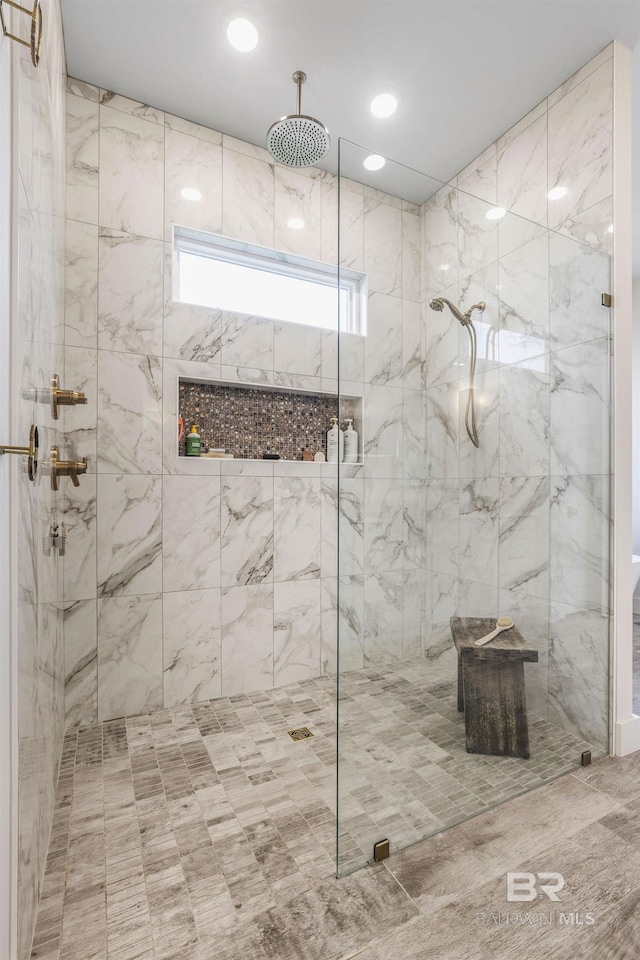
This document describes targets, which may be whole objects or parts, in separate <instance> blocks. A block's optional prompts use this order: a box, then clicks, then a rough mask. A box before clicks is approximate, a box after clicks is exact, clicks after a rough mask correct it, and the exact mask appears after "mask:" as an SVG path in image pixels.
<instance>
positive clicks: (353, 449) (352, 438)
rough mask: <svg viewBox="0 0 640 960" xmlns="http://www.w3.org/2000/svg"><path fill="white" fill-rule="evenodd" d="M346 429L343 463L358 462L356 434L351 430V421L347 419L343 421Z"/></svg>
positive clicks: (349, 418)
mask: <svg viewBox="0 0 640 960" xmlns="http://www.w3.org/2000/svg"><path fill="white" fill-rule="evenodd" d="M345 423H346V424H347V429H346V430H345V431H344V462H345V463H357V462H358V434H357V433H356V431H355V430H354V429H353V420H352V418H351V417H347V418H346V420H345Z"/></svg>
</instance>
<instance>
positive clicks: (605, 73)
mask: <svg viewBox="0 0 640 960" xmlns="http://www.w3.org/2000/svg"><path fill="white" fill-rule="evenodd" d="M612 70H613V68H612V61H611V60H610V59H608V60H607V61H606V62H605V63H603V65H602V66H601V67H598V69H597V70H596V71H595V72H594V73H591V74H590V75H589V76H588V77H586V79H584V80H582V81H581V82H580V83H578V84H577V86H575V87H574V88H573V89H572V90H571V91H570V92H569V93H567V94H566V95H565V96H563V97H562V99H560V100H558V102H557V103H554V104H553V105H552V106H550V107H549V113H548V116H549V166H548V176H549V189H551V188H552V187H555V186H563V187H566V188H567V193H566V195H565V196H564V197H562V198H560V199H559V200H549V226H550V227H555V226H557V225H558V224H560V223H564V222H565V220H568V219H569V218H570V217H573V216H575V214H577V213H579V212H580V211H582V210H586V209H587V208H588V207H591V206H593V204H594V203H598V202H599V201H600V200H604V199H605V197H608V196H609V195H610V194H611V192H612V189H613V181H612V176H613V138H612V123H613V110H612V97H613V82H612Z"/></svg>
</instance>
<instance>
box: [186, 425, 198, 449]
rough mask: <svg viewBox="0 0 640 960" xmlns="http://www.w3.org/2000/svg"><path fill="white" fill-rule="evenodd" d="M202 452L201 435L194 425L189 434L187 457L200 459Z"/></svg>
mask: <svg viewBox="0 0 640 960" xmlns="http://www.w3.org/2000/svg"><path fill="white" fill-rule="evenodd" d="M200 450H201V442H200V434H199V433H198V426H197V424H195V423H194V425H193V426H192V427H191V433H189V434H187V456H188V457H199V456H200Z"/></svg>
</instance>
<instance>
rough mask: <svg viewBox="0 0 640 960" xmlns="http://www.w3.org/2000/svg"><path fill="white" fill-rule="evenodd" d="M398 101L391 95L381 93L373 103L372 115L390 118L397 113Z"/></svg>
mask: <svg viewBox="0 0 640 960" xmlns="http://www.w3.org/2000/svg"><path fill="white" fill-rule="evenodd" d="M397 106H398V101H397V100H396V98H395V97H394V96H392V95H391V94H390V93H381V94H380V95H379V96H377V97H374V98H373V100H372V101H371V113H372V114H373V115H374V117H390V116H391V114H392V113H395V112H396V108H397Z"/></svg>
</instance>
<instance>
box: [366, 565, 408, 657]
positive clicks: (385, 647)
mask: <svg viewBox="0 0 640 960" xmlns="http://www.w3.org/2000/svg"><path fill="white" fill-rule="evenodd" d="M402 594H403V574H402V572H387V573H375V574H368V575H365V578H364V642H363V645H364V662H365V666H370V665H372V664H377V663H391V661H393V660H400V659H402V610H403V602H402Z"/></svg>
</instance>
